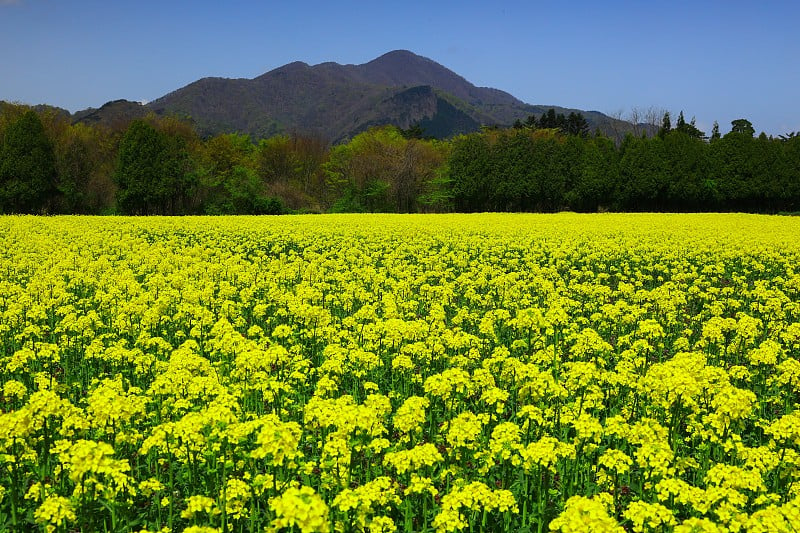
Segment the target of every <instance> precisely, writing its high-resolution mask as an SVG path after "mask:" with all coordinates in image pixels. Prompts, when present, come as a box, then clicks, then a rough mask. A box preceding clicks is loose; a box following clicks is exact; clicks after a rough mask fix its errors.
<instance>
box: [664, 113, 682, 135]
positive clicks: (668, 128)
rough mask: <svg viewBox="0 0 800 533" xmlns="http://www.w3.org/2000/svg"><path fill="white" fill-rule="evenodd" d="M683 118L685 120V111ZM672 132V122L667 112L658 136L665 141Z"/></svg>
mask: <svg viewBox="0 0 800 533" xmlns="http://www.w3.org/2000/svg"><path fill="white" fill-rule="evenodd" d="M681 118H683V111H681ZM670 131H672V122H671V120H670V116H669V111H665V112H664V118H662V119H661V128H659V130H658V136H659V137H661V138H662V139H663V138H664V136H665V135H666V134H667V133H669V132H670Z"/></svg>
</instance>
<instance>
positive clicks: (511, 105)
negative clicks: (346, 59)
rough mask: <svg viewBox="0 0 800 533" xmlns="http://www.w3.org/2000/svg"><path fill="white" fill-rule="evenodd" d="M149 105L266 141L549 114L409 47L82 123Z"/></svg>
mask: <svg viewBox="0 0 800 533" xmlns="http://www.w3.org/2000/svg"><path fill="white" fill-rule="evenodd" d="M117 110H118V111H119V113H117V112H116V111H117ZM150 110H153V111H155V112H156V113H172V114H176V115H178V116H184V117H192V119H193V120H194V121H195V124H196V127H197V128H198V131H199V132H200V133H201V134H202V135H208V136H211V135H217V134H219V133H231V132H241V133H248V134H250V135H252V136H253V137H255V138H263V137H268V136H271V135H275V134H278V133H285V132H288V131H299V132H306V133H310V134H313V135H319V136H321V137H323V138H325V139H328V140H330V141H340V140H344V139H347V138H348V137H352V136H353V135H355V134H357V133H358V132H360V131H363V130H365V129H366V128H368V127H370V126H374V125H381V124H394V125H396V126H399V127H403V128H407V127H409V126H410V125H413V124H424V125H425V127H427V128H428V130H429V131H430V132H431V134H433V135H437V136H443V137H445V136H448V135H452V134H455V133H464V132H467V131H474V130H477V129H478V128H479V127H480V125H481V124H487V125H507V126H510V125H511V124H512V123H513V122H514V121H515V120H524V119H525V118H527V117H528V116H529V115H531V114H533V113H534V112H536V113H542V112H544V111H546V109H544V110H542V109H540V108H537V107H534V106H531V105H528V104H525V103H524V102H522V101H520V100H518V99H516V98H514V97H513V96H512V95H510V94H508V93H505V92H503V91H501V90H498V89H488V88H484V87H476V86H475V85H473V84H472V83H470V82H469V81H467V80H466V79H464V78H463V77H461V76H459V75H458V74H457V73H455V72H453V71H452V70H449V69H448V68H446V67H444V66H442V65H441V64H439V63H437V62H436V61H433V60H431V59H428V58H427V57H424V56H421V55H418V54H415V53H414V52H411V51H410V50H392V51H391V52H387V53H385V54H383V55H381V56H380V57H377V58H375V59H373V60H372V61H369V62H367V63H363V64H361V65H352V64H349V65H341V64H338V63H333V62H326V63H320V64H317V65H313V66H310V65H308V64H307V63H303V62H301V61H295V62H293V63H288V64H286V65H283V66H281V67H278V68H275V69H273V70H270V71H269V72H266V73H264V74H262V75H260V76H258V77H257V78H254V79H226V78H203V79H201V80H197V81H195V82H192V83H190V84H189V85H187V86H185V87H183V88H181V89H178V90H176V91H173V92H171V93H169V94H167V95H165V96H162V97H161V98H158V99H156V100H154V101H153V102H150V103H149V104H147V105H146V106H138V105H137V106H135V107H134V106H132V105H129V104H126V103H124V102H117V103H115V104H114V105H112V106H109V107H108V108H105V107H104V108H103V109H102V110H89V111H96V113H84V116H83V117H80V120H83V121H92V120H95V119H96V120H102V119H103V118H104V117H105V116H107V115H112V116H117V115H120V116H121V115H130V116H133V117H135V116H137V115H138V114H140V113H146V112H147V111H150ZM112 112H113V113H112ZM593 125H594V124H593Z"/></svg>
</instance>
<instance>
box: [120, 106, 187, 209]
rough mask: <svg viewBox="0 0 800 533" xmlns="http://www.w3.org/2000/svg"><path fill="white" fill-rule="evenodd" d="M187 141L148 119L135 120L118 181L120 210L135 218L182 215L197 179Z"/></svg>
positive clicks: (122, 153) (124, 143)
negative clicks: (191, 185)
mask: <svg viewBox="0 0 800 533" xmlns="http://www.w3.org/2000/svg"><path fill="white" fill-rule="evenodd" d="M188 171H189V157H188V152H187V149H186V145H185V141H184V140H183V139H181V138H180V137H178V136H168V135H167V134H166V133H163V132H161V131H158V130H157V129H156V128H155V127H154V126H152V125H151V124H149V123H148V122H147V121H145V120H134V121H133V122H131V124H130V126H129V127H128V129H127V131H126V132H125V135H124V136H123V137H122V140H121V141H120V145H119V154H118V157H117V167H116V171H115V172H114V180H115V182H116V184H117V186H118V190H117V207H118V208H119V209H120V211H121V212H123V213H126V214H132V215H153V214H159V215H168V214H176V213H180V212H182V204H184V201H183V200H184V198H185V197H186V196H187V195H188V194H189V188H190V184H191V182H192V181H193V178H192V177H191V176H190V174H189V172H188Z"/></svg>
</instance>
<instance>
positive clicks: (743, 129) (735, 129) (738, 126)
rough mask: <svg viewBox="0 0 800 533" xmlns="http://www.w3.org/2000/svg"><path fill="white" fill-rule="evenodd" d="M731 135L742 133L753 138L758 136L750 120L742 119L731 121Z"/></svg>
mask: <svg viewBox="0 0 800 533" xmlns="http://www.w3.org/2000/svg"><path fill="white" fill-rule="evenodd" d="M731 133H741V134H744V135H749V136H750V137H752V136H753V135H755V134H756V130H755V128H753V125H752V124H751V123H750V121H749V120H747V119H743V118H740V119H736V120H733V121H731Z"/></svg>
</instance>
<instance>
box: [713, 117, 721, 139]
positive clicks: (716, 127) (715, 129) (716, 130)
mask: <svg viewBox="0 0 800 533" xmlns="http://www.w3.org/2000/svg"><path fill="white" fill-rule="evenodd" d="M720 137H721V135H720V134H719V122H717V121H716V120H715V121H714V125H713V126H712V127H711V141H712V142H714V141H718V140H719V139H720Z"/></svg>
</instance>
